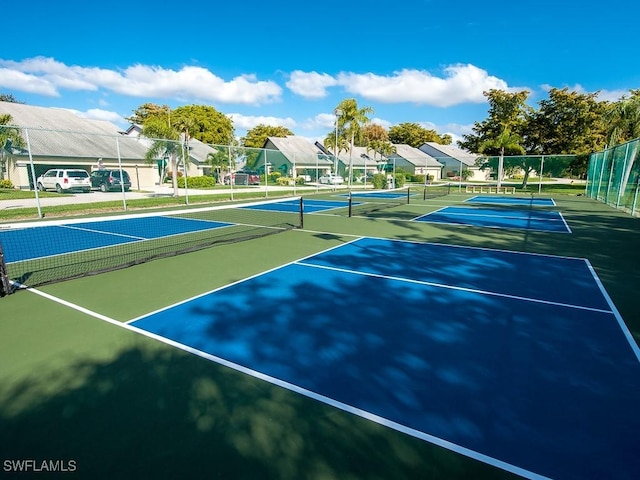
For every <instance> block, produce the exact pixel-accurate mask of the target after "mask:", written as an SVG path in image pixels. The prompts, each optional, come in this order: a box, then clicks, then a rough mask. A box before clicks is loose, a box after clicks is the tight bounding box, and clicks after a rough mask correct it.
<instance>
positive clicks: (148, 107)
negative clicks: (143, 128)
mask: <svg viewBox="0 0 640 480" xmlns="http://www.w3.org/2000/svg"><path fill="white" fill-rule="evenodd" d="M151 117H162V118H167V119H169V120H168V121H169V122H170V117H171V108H169V106H168V105H157V104H155V103H143V104H142V105H140V106H139V107H138V108H136V109H135V110H134V111H133V114H132V115H131V116H129V117H125V120H126V121H127V122H129V123H132V124H134V125H144V124H145V122H146V121H147V120H148V119H149V118H151Z"/></svg>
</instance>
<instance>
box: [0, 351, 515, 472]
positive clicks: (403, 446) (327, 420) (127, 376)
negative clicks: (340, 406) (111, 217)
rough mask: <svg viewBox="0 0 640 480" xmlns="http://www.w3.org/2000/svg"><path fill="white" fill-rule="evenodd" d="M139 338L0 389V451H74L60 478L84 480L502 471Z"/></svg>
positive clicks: (36, 454) (66, 455) (49, 456)
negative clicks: (102, 355)
mask: <svg viewBox="0 0 640 480" xmlns="http://www.w3.org/2000/svg"><path fill="white" fill-rule="evenodd" d="M140 343H141V345H140V346H139V347H131V348H127V349H124V350H123V351H121V352H120V354H119V355H117V356H116V357H115V358H114V359H113V360H111V361H98V360H95V359H85V360H82V361H75V362H74V363H71V364H69V365H67V366H66V368H63V369H59V370H50V371H49V370H46V369H44V370H42V371H40V372H37V373H36V372H34V374H33V375H32V376H31V377H29V378H25V379H24V380H23V381H21V382H20V383H17V384H12V385H10V384H7V383H5V384H3V385H2V386H0V432H1V435H0V452H2V458H3V460H5V459H9V460H12V459H35V460H36V462H41V461H43V460H66V461H69V460H74V461H75V464H76V466H77V470H76V471H75V472H72V473H71V472H70V473H64V477H65V478H67V477H70V478H73V477H78V478H92V479H100V478H109V479H112V478H121V479H127V478H154V479H161V478H222V479H258V478H260V479H304V478H309V479H312V478H376V479H378V478H394V479H396V478H397V479H401V478H460V479H464V478H472V477H473V478H512V477H511V476H509V475H507V474H506V473H504V472H502V471H499V470H497V469H493V468H492V467H489V466H486V465H483V464H479V463H477V462H474V461H472V460H464V459H463V460H462V461H461V460H460V458H459V457H458V456H457V455H454V454H452V453H451V452H448V451H446V450H443V449H440V448H436V447H433V446H431V445H428V444H425V443H424V442H422V441H419V440H416V439H412V438H410V437H407V436H405V435H402V434H399V433H397V432H393V431H390V430H388V429H386V428H383V427H381V426H379V425H376V424H373V423H370V422H368V421H365V420H362V419H360V418H358V417H355V416H352V415H349V414H345V413H343V412H340V411H336V410H335V409H333V408H330V407H327V406H325V405H322V404H320V403H319V402H315V401H312V400H309V399H307V398H305V397H301V396H299V395H297V394H293V393H291V392H289V391H287V390H284V389H281V388H278V387H275V386H273V385H270V384H267V383H265V382H262V381H258V380H255V379H253V378H251V377H248V376H245V375H242V374H239V373H237V372H234V371H231V370H228V369H225V368H222V367H220V366H218V365H215V364H212V363H211V362H209V361H205V360H202V359H200V358H197V357H194V356H192V355H189V354H186V353H184V352H181V351H178V350H175V349H172V348H169V347H166V346H164V345H161V344H158V343H156V342H150V341H148V340H146V339H142V341H141V342H140ZM35 475H36V476H37V478H50V476H49V475H47V473H46V472H39V473H37V474H35ZM58 475H60V474H58ZM53 476H55V475H53ZM10 477H11V472H3V478H10ZM15 477H16V478H28V477H29V475H28V474H25V473H21V474H16V475H15Z"/></svg>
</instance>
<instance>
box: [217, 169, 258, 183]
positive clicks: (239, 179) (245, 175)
mask: <svg viewBox="0 0 640 480" xmlns="http://www.w3.org/2000/svg"><path fill="white" fill-rule="evenodd" d="M223 181H224V184H225V185H230V184H231V182H232V181H233V184H234V185H260V175H259V174H258V172H256V171H255V170H238V171H237V172H235V173H227V174H226V175H225V176H224V179H223Z"/></svg>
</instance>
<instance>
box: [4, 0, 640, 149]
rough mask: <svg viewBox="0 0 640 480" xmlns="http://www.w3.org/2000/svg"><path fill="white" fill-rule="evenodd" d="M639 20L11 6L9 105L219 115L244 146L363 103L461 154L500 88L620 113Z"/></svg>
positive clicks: (320, 123)
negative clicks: (594, 99)
mask: <svg viewBox="0 0 640 480" xmlns="http://www.w3.org/2000/svg"><path fill="white" fill-rule="evenodd" d="M638 5H639V4H638V2H637V0H634V1H631V0H618V1H616V0H613V1H609V2H601V3H598V4H590V3H586V2H578V1H574V0H570V1H564V2H563V1H557V0H553V1H551V0H538V1H536V2H527V1H523V0H522V1H519V0H514V1H511V2H504V1H486V2H477V1H474V2H472V1H466V0H462V1H457V2H456V1H445V0H404V1H403V0H398V1H396V2H389V3H378V2H364V1H357V2H355V1H352V2H349V1H348V0H324V1H323V2H291V1H275V2H256V1H254V0H249V1H236V2H193V1H189V0H185V1H182V2H179V3H178V2H174V3H173V4H171V5H166V4H162V3H161V2H150V1H148V0H139V1H137V2H115V3H113V2H112V3H110V4H105V3H100V2H98V3H92V2H85V1H82V2H80V1H77V0H68V1H65V0H62V1H61V2H52V1H50V0H47V1H43V0H34V1H30V2H17V1H13V2H6V3H5V5H3V11H2V17H3V20H2V39H3V40H2V43H0V93H5V94H8V93H10V94H13V96H14V97H15V98H16V99H17V100H18V101H22V102H25V103H27V104H30V105H38V106H45V107H61V108H67V109H72V110H74V111H76V112H77V113H78V114H79V115H81V116H84V117H88V118H96V119H102V120H109V121H111V122H113V123H116V124H117V125H119V126H121V127H123V128H124V127H126V126H127V122H125V121H124V119H123V117H125V116H129V115H131V113H132V112H133V111H134V110H135V109H136V108H137V107H138V106H140V105H142V104H143V103H147V102H152V103H157V104H161V105H169V106H170V107H172V108H175V107H179V106H181V105H190V104H205V105H210V106H213V107H214V108H216V109H217V110H218V111H220V112H222V113H224V114H226V115H229V116H230V117H231V118H232V119H233V123H234V126H235V131H236V135H238V136H242V135H243V134H244V133H245V132H246V131H247V129H250V128H252V127H254V126H255V125H257V124H260V123H264V124H270V125H283V126H286V127H288V128H289V129H291V130H292V131H293V132H294V133H295V134H296V135H300V136H303V137H307V138H309V139H311V140H315V139H322V138H324V137H325V136H326V135H327V134H328V133H330V132H331V131H332V129H333V125H334V120H335V119H334V115H333V111H334V109H335V107H336V105H337V104H338V103H339V102H340V101H341V100H344V99H346V98H355V99H356V100H357V101H358V105H360V106H370V107H372V108H373V109H374V113H373V114H372V115H371V118H372V120H373V121H374V122H375V123H379V124H381V125H383V126H385V127H387V128H388V127H389V126H392V125H397V124H399V123H402V122H415V123H419V124H421V125H422V126H424V127H426V128H433V129H435V130H436V131H438V133H440V134H443V133H449V134H452V135H453V136H454V139H457V138H459V137H460V136H461V135H462V134H464V133H468V132H469V131H470V129H471V127H472V126H473V122H475V121H481V120H483V119H484V118H486V115H487V104H486V102H485V97H484V96H483V94H482V92H483V91H485V90H488V89H490V88H499V89H503V90H523V89H526V90H528V91H530V96H529V103H530V104H531V105H532V106H537V104H538V102H539V101H540V100H542V99H545V98H547V94H546V92H547V91H548V89H549V88H550V87H556V88H564V87H569V89H571V90H576V91H579V92H595V91H600V97H599V98H601V99H607V100H615V99H618V98H619V97H620V96H621V95H623V94H625V93H628V91H629V89H631V88H634V89H636V88H640V67H639V66H638V57H637V55H638V45H639V44H640V42H639V40H638V37H637V35H636V33H635V30H636V27H637V18H638V16H639V14H640V7H639V6H638ZM596 6H597V8H596Z"/></svg>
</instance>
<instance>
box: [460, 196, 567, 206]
mask: <svg viewBox="0 0 640 480" xmlns="http://www.w3.org/2000/svg"><path fill="white" fill-rule="evenodd" d="M494 195H496V194H494ZM476 198H502V197H488V196H487V195H482V194H480V195H475V196H473V197H471V198H467V199H466V200H463V201H462V203H467V202H470V203H473V202H472V200H474V199H476ZM516 198H517V199H520V200H526V201H529V202H530V205H531V206H536V207H557V206H558V205H557V204H556V201H555V199H553V198H551V197H549V198H546V197H545V198H542V197H534V196H533V195H532V196H531V200H529V199H528V198H526V197H504V199H505V200H507V199H509V200H515V199H516ZM534 198H535V199H538V200H551V205H534V203H533V200H534ZM477 203H482V202H477ZM486 203H487V204H488V205H491V204H500V205H522V203H518V202H506V203H502V204H501V203H500V202H486Z"/></svg>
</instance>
